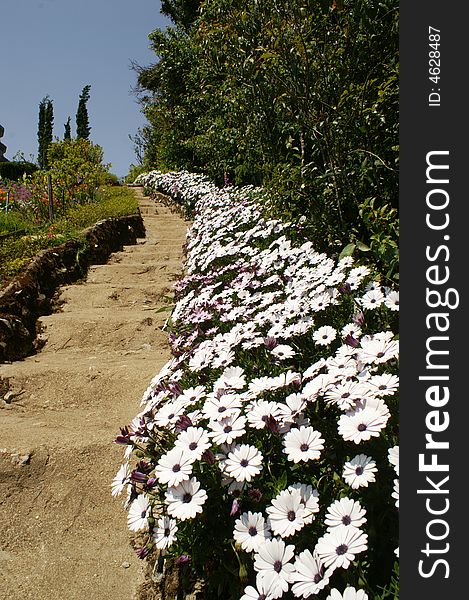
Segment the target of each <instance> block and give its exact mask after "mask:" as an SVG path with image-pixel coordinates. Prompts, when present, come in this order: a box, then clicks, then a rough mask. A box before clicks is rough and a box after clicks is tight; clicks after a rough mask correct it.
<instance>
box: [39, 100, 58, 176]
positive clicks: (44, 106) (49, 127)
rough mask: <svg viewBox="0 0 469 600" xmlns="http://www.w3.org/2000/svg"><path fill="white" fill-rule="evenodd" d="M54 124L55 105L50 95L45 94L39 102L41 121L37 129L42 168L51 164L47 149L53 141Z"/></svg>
mask: <svg viewBox="0 0 469 600" xmlns="http://www.w3.org/2000/svg"><path fill="white" fill-rule="evenodd" d="M53 126H54V106H53V104H52V101H51V100H50V98H49V96H45V97H44V98H43V99H42V100H41V102H40V103H39V123H38V129H37V139H38V142H39V146H38V153H37V162H38V164H39V167H40V168H41V169H47V167H48V166H49V163H48V160H47V150H48V149H49V146H50V144H51V143H52V132H53Z"/></svg>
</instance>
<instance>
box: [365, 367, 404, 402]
mask: <svg viewBox="0 0 469 600" xmlns="http://www.w3.org/2000/svg"><path fill="white" fill-rule="evenodd" d="M366 383H367V385H368V386H369V388H370V391H371V392H372V393H373V394H374V395H375V396H379V397H381V396H394V394H395V393H396V391H397V390H398V389H399V377H397V375H391V374H390V373H384V374H383V375H372V376H371V377H370V378H369V379H368V380H367V382H366Z"/></svg>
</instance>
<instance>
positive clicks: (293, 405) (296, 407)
mask: <svg viewBox="0 0 469 600" xmlns="http://www.w3.org/2000/svg"><path fill="white" fill-rule="evenodd" d="M277 406H278V418H279V419H280V420H281V421H283V422H284V423H285V422H288V423H292V422H293V421H294V420H295V419H296V417H298V416H299V415H300V414H301V413H302V412H303V411H304V409H305V408H306V400H305V399H304V397H303V395H302V394H298V393H296V394H289V395H288V396H287V397H286V398H285V404H283V403H281V402H279V403H278V404H277Z"/></svg>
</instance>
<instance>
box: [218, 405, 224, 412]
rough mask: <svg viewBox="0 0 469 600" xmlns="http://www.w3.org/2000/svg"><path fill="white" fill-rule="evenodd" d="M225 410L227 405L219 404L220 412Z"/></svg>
mask: <svg viewBox="0 0 469 600" xmlns="http://www.w3.org/2000/svg"><path fill="white" fill-rule="evenodd" d="M225 410H226V406H219V407H218V412H219V413H221V412H225Z"/></svg>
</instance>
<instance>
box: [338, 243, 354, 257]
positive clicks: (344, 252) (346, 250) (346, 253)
mask: <svg viewBox="0 0 469 600" xmlns="http://www.w3.org/2000/svg"><path fill="white" fill-rule="evenodd" d="M354 251H355V244H347V245H346V246H345V248H344V249H343V250H342V252H341V253H340V254H339V260H340V259H341V258H345V257H346V256H352V254H353V253H354Z"/></svg>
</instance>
